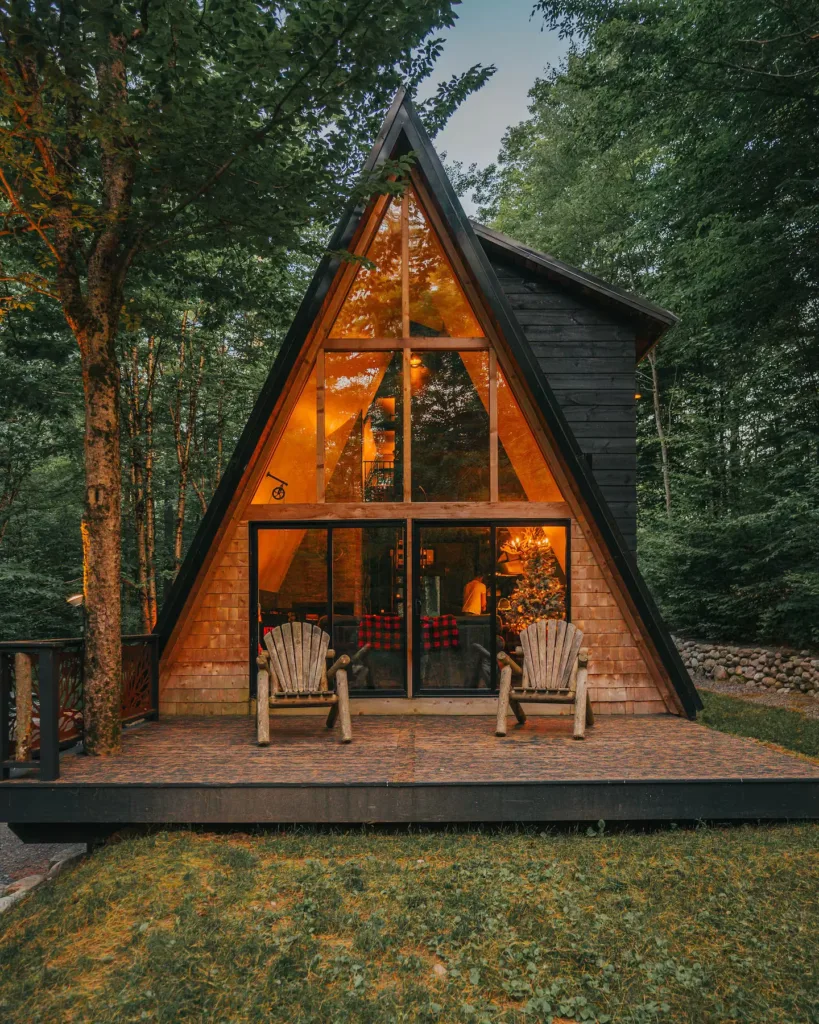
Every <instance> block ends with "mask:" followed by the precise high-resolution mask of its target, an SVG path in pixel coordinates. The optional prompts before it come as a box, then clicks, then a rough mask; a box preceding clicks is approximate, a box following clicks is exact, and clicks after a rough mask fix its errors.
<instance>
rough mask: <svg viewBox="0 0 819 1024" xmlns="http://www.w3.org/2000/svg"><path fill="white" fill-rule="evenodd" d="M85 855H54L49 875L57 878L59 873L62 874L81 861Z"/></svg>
mask: <svg viewBox="0 0 819 1024" xmlns="http://www.w3.org/2000/svg"><path fill="white" fill-rule="evenodd" d="M83 857H85V854H84V853H66V854H63V856H62V857H60V856H57V857H52V858H51V867H50V868H49V869H48V877H49V878H56V877H57V875H61V874H62V873H63V871H64V870H65V869H66V868H68V867H71V866H72V865H74V864H79V862H80V861H81V860H82V859H83Z"/></svg>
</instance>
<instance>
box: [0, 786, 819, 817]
mask: <svg viewBox="0 0 819 1024" xmlns="http://www.w3.org/2000/svg"><path fill="white" fill-rule="evenodd" d="M808 818H810V819H817V818H819V780H816V779H769V778H757V779H650V780H610V779H602V780H601V779H589V780H578V781H571V782H559V781H553V782H488V783H394V784H393V783H389V782H382V783H357V784H356V783H354V784H347V783H321V784H319V783H315V784H301V783H291V784H280V785H269V784H265V783H256V784H254V783H246V784H237V785H207V784H199V783H179V784H163V785H152V784H149V783H142V784H134V785H122V784H107V785H105V784H103V785H89V784H84V785H74V786H72V785H67V784H59V783H57V784H47V783H14V784H12V785H9V786H4V787H2V788H0V820H2V821H8V822H10V823H12V824H13V825H19V826H35V825H36V826H46V825H57V824H61V823H64V822H70V823H71V827H73V828H76V827H77V826H80V825H89V826H101V825H104V824H106V823H108V824H118V825H124V824H144V823H152V822H155V823H163V824H189V825H194V824H206V825H226V824H233V825H248V824H290V823H302V824H306V823H312V824H335V825H339V824H364V823H377V822H381V823H385V824H387V823H393V824H400V823H404V824H409V823H417V824H422V823H427V824H433V823H444V822H461V823H468V822H473V823H477V822H487V823H488V822H540V821H544V822H545V821H555V822H557V821H569V822H571V821H598V820H600V819H602V820H604V821H694V820H698V819H703V820H726V821H727V820H734V821H741V820H744V821H755V820H760V819H766V820H782V819H808Z"/></svg>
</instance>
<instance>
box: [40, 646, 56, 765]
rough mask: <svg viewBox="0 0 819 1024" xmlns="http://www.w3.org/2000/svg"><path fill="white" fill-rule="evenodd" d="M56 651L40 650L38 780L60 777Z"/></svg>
mask: <svg viewBox="0 0 819 1024" xmlns="http://www.w3.org/2000/svg"><path fill="white" fill-rule="evenodd" d="M56 653H57V652H56V651H55V649H54V648H53V647H48V648H46V649H45V650H42V651H40V658H39V667H40V781H41V782H53V781H54V780H55V779H58V778H59V777H60V730H59V725H60V695H59V693H58V688H59V685H60V679H59V673H58V672H57V658H56Z"/></svg>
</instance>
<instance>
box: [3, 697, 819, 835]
mask: <svg viewBox="0 0 819 1024" xmlns="http://www.w3.org/2000/svg"><path fill="white" fill-rule="evenodd" d="M271 738H272V743H271V746H270V747H267V748H260V747H257V746H256V745H255V743H254V741H253V722H252V721H251V720H250V719H248V718H239V717H236V718H216V717H212V718H189V719H185V718H166V719H163V720H162V721H160V722H151V723H147V724H145V725H144V726H139V727H137V728H135V729H133V730H131V731H130V732H128V733H126V735H125V738H124V745H123V753H122V755H120V756H119V757H116V758H108V759H103V758H89V757H81V756H77V755H75V754H70V753H67V754H64V755H63V758H62V764H61V768H62V775H61V778H60V780H59V781H57V782H53V783H39V782H37V781H29V780H27V779H18V780H12V781H10V782H5V783H2V784H0V820H5V821H9V822H12V823H15V824H17V825H30V826H31V825H48V824H53V825H58V824H60V823H69V822H70V823H71V828H76V827H77V826H81V825H88V826H92V825H95V824H104V823H111V824H128V823H150V822H154V823H166V824H197V823H201V824H239V825H246V824H252V823H260V824H273V823H281V824H287V823H291V822H315V823H319V824H354V823H364V822H385V823H409V822H417V823H425V822H426V823H442V822H516V821H517V822H537V821H543V822H548V821H597V820H599V819H601V818H602V819H604V820H606V821H689V820H695V819H699V818H702V819H710V820H714V819H719V820H732V819H733V820H743V819H744V820H756V819H782V818H819V764H817V763H815V762H812V761H809V760H807V759H804V758H799V757H797V756H795V755H790V754H788V753H785V752H783V751H779V750H775V749H772V748H770V747H767V746H765V745H763V744H761V743H758V742H756V741H755V740H747V739H741V738H739V737H735V736H728V735H726V734H724V733H719V732H715V731H713V730H710V729H707V728H705V727H704V726H701V725H697V724H695V723H692V722H688V721H686V720H684V719H681V718H677V717H675V716H670V715H669V716H645V717H640V716H610V717H599V718H598V719H597V724H596V725H595V726H594V727H593V728H592V729H590V730H589V732H588V734H587V739H586V740H585V741H584V742H577V741H574V740H572V739H571V721H570V719H569V718H566V717H560V718H558V717H550V718H530V720H529V722H528V723H527V725H525V726H523V727H513V726H511V725H510V733H509V736H508V737H506V738H505V739H498V738H496V737H495V736H494V722H493V720H492V718H490V717H489V716H485V717H484V716H482V717H477V716H476V717H454V716H450V717H447V716H405V717H387V716H375V715H373V716H363V717H356V718H354V720H353V743H352V744H350V745H349V746H341V745H340V744H339V743H338V733H337V731H334V732H330V731H328V730H326V729H325V728H324V725H323V721H322V719H321V718H319V717H316V716H311V717H308V716H299V717H289V718H288V717H285V718H277V719H275V720H274V721H273V723H272V737H271ZM55 831H56V830H55Z"/></svg>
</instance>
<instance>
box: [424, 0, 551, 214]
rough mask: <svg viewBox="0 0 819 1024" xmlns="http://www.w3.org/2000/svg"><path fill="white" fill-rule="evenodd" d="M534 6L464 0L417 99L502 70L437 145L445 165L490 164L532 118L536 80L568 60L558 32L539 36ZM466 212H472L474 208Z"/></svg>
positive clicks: (511, 0)
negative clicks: (462, 77)
mask: <svg viewBox="0 0 819 1024" xmlns="http://www.w3.org/2000/svg"><path fill="white" fill-rule="evenodd" d="M533 6H534V5H533V2H532V0H464V2H463V3H462V4H461V5H460V6H458V7H456V8H455V12H456V14H457V15H458V20H457V22H456V24H455V28H454V29H451V30H450V31H449V32H448V33H447V34H446V43H445V45H444V52H443V54H442V55H441V57H440V58H439V60H438V62H437V63H436V65H435V71H434V72H433V74H432V76H431V78H430V79H429V80H428V82H427V83H424V84H425V86H426V88H425V89H424V88H422V89H421V90H420V95H419V98H421V99H423V98H425V97H426V96H427V95H429V93H431V92H433V91H434V89H435V86H436V85H437V83H438V82H440V81H444V80H446V79H448V78H449V77H450V76H451V75H454V74H458V73H459V72H461V71H466V69H467V68H469V67H471V66H472V65H473V64H478V63H480V64H494V65H495V66H496V67H497V69H498V70H497V71H496V72H495V74H494V76H493V77H492V78H491V79H490V80H489V83H488V84H487V85H485V86H484V87H483V89H481V90H480V91H479V92H477V93H473V95H472V96H470V97H469V98H468V99H467V100H466V101H465V102H464V103H463V104H462V105H461V106H460V107H459V109H458V110H457V111H456V113H455V114H454V115H453V117H452V118H451V120H450V121H449V124H448V125H447V126H446V128H445V129H444V130H443V131H442V132H441V133H440V134H439V135H438V136H437V138H436V139H435V148H436V150H437V151H438V153H439V154H443V153H444V152H446V159H447V161H453V160H460V161H461V162H462V163H463V164H464V166H465V167H468V166H469V165H470V164H471V163H477V164H478V165H479V166H480V167H485V166H486V164H489V163H492V161H493V160H495V159H496V157H497V155H498V150H499V149H500V144H501V139H502V138H503V134H504V132H505V131H506V129H507V128H508V127H509V126H510V125H513V124H517V123H518V122H519V121H522V120H523V119H524V118H525V117H527V116H528V110H527V107H528V99H527V93H528V92H529V89H531V87H532V85H533V83H534V81H535V79H536V78H537V77H538V76H540V75H541V74H542V73H543V71H544V69H545V67H546V66H547V65H548V64H552V65H555V64H558V63H559V62H560V59H561V57H562V56H563V55H564V54H565V52H566V48H567V47H566V43H565V42H563V41H562V40H561V39H559V38H558V35H557V33H556V32H549V31H547V30H544V31H542V32H541V25H542V24H543V21H542V18H540V17H535V18H532V17H531V13H532V7H533ZM464 206H465V207H466V209H467V212H470V213H471V212H472V210H471V208H470V206H471V204H470V203H468V202H465V203H464Z"/></svg>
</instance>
